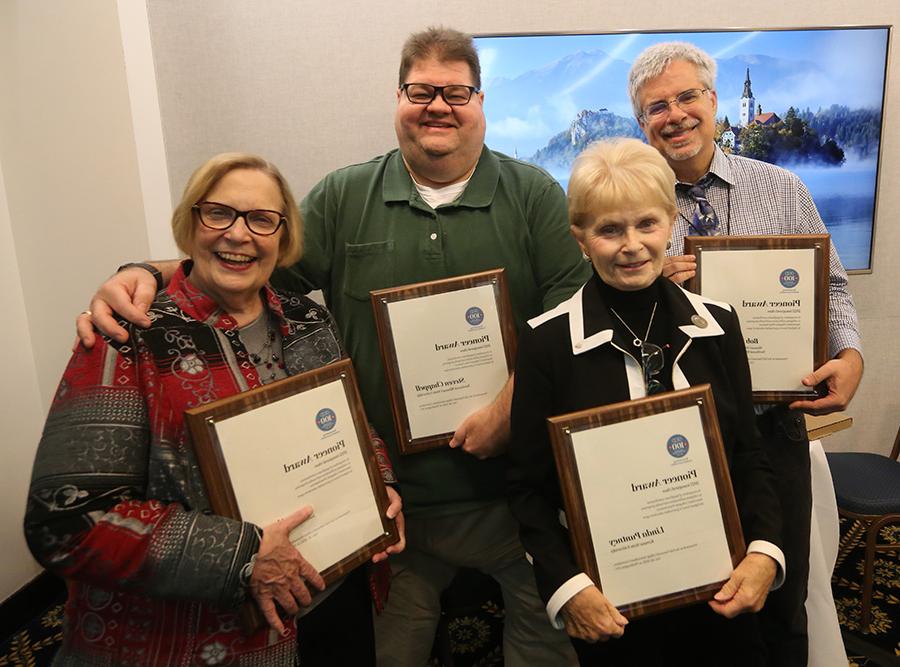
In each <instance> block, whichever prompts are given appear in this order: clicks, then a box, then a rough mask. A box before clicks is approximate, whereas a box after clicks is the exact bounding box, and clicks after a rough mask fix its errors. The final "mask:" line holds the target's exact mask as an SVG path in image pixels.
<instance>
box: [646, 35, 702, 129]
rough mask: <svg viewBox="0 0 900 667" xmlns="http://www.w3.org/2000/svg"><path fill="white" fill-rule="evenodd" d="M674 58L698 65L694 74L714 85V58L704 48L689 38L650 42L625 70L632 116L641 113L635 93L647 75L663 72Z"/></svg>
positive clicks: (654, 75)
mask: <svg viewBox="0 0 900 667" xmlns="http://www.w3.org/2000/svg"><path fill="white" fill-rule="evenodd" d="M675 60H684V61H686V62H689V63H693V64H694V65H696V66H697V75H698V76H699V77H700V83H702V84H703V87H704V88H710V89H712V88H714V87H715V82H716V61H715V60H713V58H712V56H710V55H709V54H708V53H707V52H706V51H704V50H703V49H700V48H698V47H696V46H694V45H693V44H690V43H689V42H662V43H661V44H654V45H653V46H649V47H647V48H646V49H644V51H643V52H642V53H641V54H640V55H639V56H638V57H637V58H636V59H635V61H634V63H633V64H632V65H631V71H630V72H628V95H629V97H631V107H632V109H634V116H635V118H637V117H639V116H640V115H641V102H640V100H639V99H638V93H639V92H640V90H641V88H642V87H643V86H644V84H645V83H647V82H648V81H649V80H650V79H654V78H656V77H658V76H659V75H660V74H662V73H663V72H664V71H665V70H666V68H667V67H668V66H669V65H671V64H672V62H673V61H675Z"/></svg>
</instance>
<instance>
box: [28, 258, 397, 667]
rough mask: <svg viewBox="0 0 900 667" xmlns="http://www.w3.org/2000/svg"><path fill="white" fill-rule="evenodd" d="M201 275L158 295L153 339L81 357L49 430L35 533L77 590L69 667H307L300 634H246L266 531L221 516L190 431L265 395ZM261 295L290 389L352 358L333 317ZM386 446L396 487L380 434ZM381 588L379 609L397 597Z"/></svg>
mask: <svg viewBox="0 0 900 667" xmlns="http://www.w3.org/2000/svg"><path fill="white" fill-rule="evenodd" d="M190 266H191V264H190V262H189V261H188V262H185V263H183V264H182V266H181V268H180V269H179V270H178V273H177V274H176V276H175V277H174V278H173V280H172V281H171V283H170V284H169V287H168V288H167V289H166V290H165V291H163V292H160V293H159V294H158V295H157V298H156V300H155V301H154V303H153V304H152V306H151V308H150V311H149V316H150V318H151V320H152V325H151V326H150V328H148V329H140V328H138V327H134V326H131V325H127V323H123V326H127V327H128V330H129V334H130V337H129V340H128V341H127V342H126V343H123V344H120V343H116V342H113V341H111V340H109V339H102V340H98V342H97V344H96V345H95V346H94V347H93V348H92V349H90V350H88V349H85V348H83V347H79V348H78V350H77V351H76V352H75V353H74V354H73V355H72V358H71V360H70V361H69V365H68V367H67V368H66V371H65V374H64V375H63V378H62V380H61V382H60V384H59V388H58V390H57V393H56V396H55V398H54V400H53V404H52V407H51V409H50V414H49V416H48V418H47V423H46V425H45V427H44V432H43V436H42V438H41V442H40V445H39V447H38V451H37V455H36V458H35V463H34V470H33V472H32V480H31V489H30V492H29V497H28V506H27V510H26V517H25V535H26V539H27V541H28V544H29V547H30V548H31V551H32V553H33V554H34V556H35V557H36V558H37V559H38V560H39V561H40V562H41V563H42V564H43V565H44V566H45V567H47V568H48V569H49V570H51V571H53V572H55V573H56V574H58V575H60V576H62V577H64V578H66V580H67V582H68V587H69V599H68V601H67V604H66V627H65V633H64V638H63V646H62V648H61V649H60V653H59V655H58V656H57V660H61V661H62V662H63V664H77V665H97V664H104V665H110V664H112V665H116V664H130V665H158V664H241V665H255V664H259V665H275V666H277V665H292V664H294V660H295V653H296V642H297V639H296V634H295V632H296V630H295V628H294V626H293V624H290V634H289V636H287V637H279V636H278V635H277V634H276V633H274V632H272V631H269V630H268V629H262V630H260V631H258V632H256V633H255V634H253V635H251V636H249V637H248V636H244V635H243V633H242V632H241V630H240V628H239V626H238V623H237V618H236V611H237V608H238V606H239V604H240V603H241V602H242V601H243V600H244V596H245V589H244V587H243V586H242V584H241V581H240V572H241V568H242V567H243V566H244V565H245V564H247V563H248V562H249V561H250V558H251V556H252V555H253V554H255V553H256V552H257V551H258V548H259V538H258V536H257V535H258V532H257V529H256V527H255V526H253V525H251V524H248V523H242V522H240V521H236V520H233V519H227V518H225V517H221V516H216V515H213V514H211V512H210V509H209V503H208V501H207V497H206V494H205V491H204V487H203V482H202V477H201V475H200V470H199V468H198V467H197V462H196V460H195V457H194V452H193V448H192V445H191V440H190V436H189V434H188V432H187V430H186V428H185V425H184V423H183V412H184V410H185V409H186V408H190V407H193V406H197V405H201V404H204V403H208V402H210V401H213V400H216V399H219V398H223V397H226V396H231V395H233V394H236V393H239V392H241V391H245V390H247V389H251V388H253V387H257V386H259V385H260V384H261V382H260V378H259V377H258V374H257V372H256V369H255V367H254V365H253V363H252V362H251V360H250V357H249V354H248V352H247V350H246V348H245V347H244V344H243V343H242V342H241V338H240V335H239V333H238V329H237V325H236V323H235V321H234V320H233V319H232V318H231V317H230V316H228V315H227V314H226V313H224V312H223V311H222V310H221V309H220V308H219V307H218V306H217V305H216V303H215V302H214V301H213V300H212V299H210V298H209V297H208V296H206V295H205V294H203V293H200V292H198V291H197V289H196V288H195V287H193V285H191V283H190V282H188V281H187V280H186V272H189V271H190ZM263 291H264V298H265V300H266V304H267V306H268V308H269V310H270V312H271V313H272V314H273V315H274V318H275V320H276V321H277V322H278V323H279V326H280V329H281V335H282V337H283V352H284V357H283V359H284V363H285V368H286V371H287V374H288V375H294V374H296V373H300V372H303V371H307V370H311V369H314V368H318V367H320V366H323V365H325V364H329V363H332V362H334V361H337V360H338V359H340V358H341V357H342V356H343V354H344V352H343V347H342V345H341V342H340V338H339V335H338V332H337V329H336V326H335V324H334V321H333V319H332V317H331V314H330V313H328V311H327V310H326V309H325V308H323V307H322V306H320V305H318V304H316V303H315V302H313V301H311V300H310V299H308V298H306V297H305V296H301V295H298V294H293V293H287V292H281V291H276V290H274V289H271V288H269V287H268V286H267V287H265V288H264V290H263ZM373 442H374V443H375V446H376V451H377V452H378V454H377V458H378V461H379V466H380V468H381V470H382V475H383V476H384V478H385V481H388V482H393V481H395V480H394V477H393V472H392V470H391V466H390V462H389V461H388V458H387V455H386V453H385V450H384V444H383V443H382V442H381V441H380V439H379V438H378V437H377V435H375V434H374V432H373ZM378 580H379V581H382V582H383V581H384V577H383V576H382V577H379V578H378ZM373 581H374V578H373ZM379 589H382V590H381V591H379ZM372 590H373V593H375V594H376V606H380V603H381V601H382V599H381V597H382V596H381V595H379V594H378V593H379V592H383V587H381V586H375V585H373V586H372Z"/></svg>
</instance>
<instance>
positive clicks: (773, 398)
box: [684, 234, 831, 403]
mask: <svg viewBox="0 0 900 667" xmlns="http://www.w3.org/2000/svg"><path fill="white" fill-rule="evenodd" d="M804 249H806V250H813V251H814V252H815V276H814V277H813V280H814V295H815V296H814V299H815V302H814V305H813V312H814V314H813V368H811V369H810V372H812V371H814V370H816V369H817V368H819V367H820V366H822V365H823V364H824V363H825V362H827V361H828V299H829V292H828V274H829V266H830V259H831V237H830V236H829V235H828V234H796V235H784V236H778V235H773V236H687V237H685V239H684V252H685V254H687V255H694V256H695V257H696V258H697V274H696V275H695V276H694V277H693V278H691V279H690V280H688V281H687V284H686V285H685V287H686V288H687V289H689V290H690V291H692V292H694V293H695V294H701V295H702V294H703V255H704V253H708V252H717V251H721V250H804ZM821 392H822V390H821V389H820V388H815V387H811V388H810V389H809V390H807V391H775V390H759V391H754V392H753V401H754V403H790V402H792V401H797V400H810V399H814V398H816V396H818V395H820V394H821Z"/></svg>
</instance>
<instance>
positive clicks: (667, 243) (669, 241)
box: [666, 239, 672, 250]
mask: <svg viewBox="0 0 900 667" xmlns="http://www.w3.org/2000/svg"><path fill="white" fill-rule="evenodd" d="M671 249H672V239H669V240H668V241H666V250H671Z"/></svg>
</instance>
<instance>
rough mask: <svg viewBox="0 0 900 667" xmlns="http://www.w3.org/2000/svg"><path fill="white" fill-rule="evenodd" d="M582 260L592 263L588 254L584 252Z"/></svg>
mask: <svg viewBox="0 0 900 667" xmlns="http://www.w3.org/2000/svg"><path fill="white" fill-rule="evenodd" d="M581 259H583V260H584V261H585V262H590V261H591V258H590V257H588V256H587V254H586V253H585V252H584V251H582V253H581Z"/></svg>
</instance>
